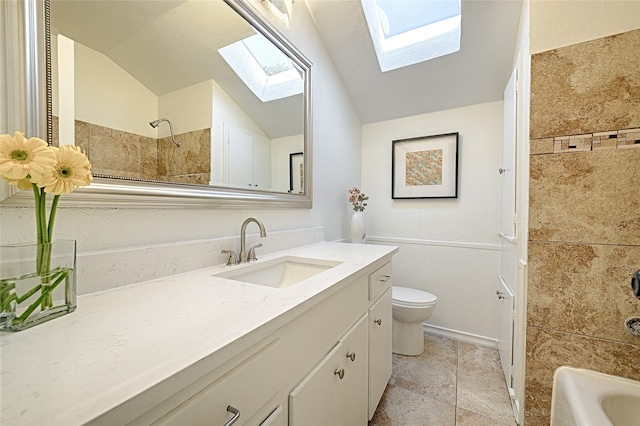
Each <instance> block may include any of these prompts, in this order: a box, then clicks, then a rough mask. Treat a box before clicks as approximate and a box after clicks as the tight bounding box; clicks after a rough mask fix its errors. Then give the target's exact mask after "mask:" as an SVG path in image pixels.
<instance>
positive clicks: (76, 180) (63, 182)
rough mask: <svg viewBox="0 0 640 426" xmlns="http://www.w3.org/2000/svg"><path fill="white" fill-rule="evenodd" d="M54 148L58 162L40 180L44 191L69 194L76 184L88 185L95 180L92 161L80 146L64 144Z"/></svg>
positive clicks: (39, 183) (39, 184)
mask: <svg viewBox="0 0 640 426" xmlns="http://www.w3.org/2000/svg"><path fill="white" fill-rule="evenodd" d="M52 148H53V149H54V152H55V155H56V164H55V165H54V167H53V169H52V171H51V172H50V173H49V174H48V175H46V176H43V178H42V180H41V181H40V182H38V186H40V187H41V188H44V192H47V193H50V194H54V195H63V194H69V193H70V192H73V190H74V188H75V187H76V186H87V185H89V184H90V183H91V182H92V181H93V176H92V175H91V163H89V159H88V158H87V156H86V155H84V153H83V152H82V150H81V149H80V148H79V147H77V146H74V145H63V146H61V147H60V148H55V147H52Z"/></svg>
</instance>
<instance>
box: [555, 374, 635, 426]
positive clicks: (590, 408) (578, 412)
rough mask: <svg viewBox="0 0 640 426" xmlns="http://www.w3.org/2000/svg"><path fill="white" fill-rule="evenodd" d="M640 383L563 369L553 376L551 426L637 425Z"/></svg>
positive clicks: (606, 375) (607, 375)
mask: <svg viewBox="0 0 640 426" xmlns="http://www.w3.org/2000/svg"><path fill="white" fill-rule="evenodd" d="M638 424H640V382H639V381H635V380H631V379H625V378H623V377H618V376H611V375H609V374H604V373H599V372H596V371H591V370H585V369H580V368H573V367H560V368H558V369H557V370H556V371H555V373H554V375H553V394H552V398H551V426H638Z"/></svg>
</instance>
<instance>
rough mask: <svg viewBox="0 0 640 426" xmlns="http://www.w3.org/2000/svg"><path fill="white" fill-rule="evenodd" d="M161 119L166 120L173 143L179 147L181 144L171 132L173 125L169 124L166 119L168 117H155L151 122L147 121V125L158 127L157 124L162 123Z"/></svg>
mask: <svg viewBox="0 0 640 426" xmlns="http://www.w3.org/2000/svg"><path fill="white" fill-rule="evenodd" d="M163 121H166V122H167V123H169V130H170V131H171V140H172V141H173V143H175V144H176V146H178V147H179V146H181V145H182V144H181V143H180V142H178V141H177V140H176V137H175V135H174V134H173V126H172V125H171V122H170V121H169V119H168V118H159V119H157V120H153V121H151V122H150V123H149V125H150V126H151V127H153V128H154V129H155V128H156V127H158V126H159V125H160V123H162V122H163Z"/></svg>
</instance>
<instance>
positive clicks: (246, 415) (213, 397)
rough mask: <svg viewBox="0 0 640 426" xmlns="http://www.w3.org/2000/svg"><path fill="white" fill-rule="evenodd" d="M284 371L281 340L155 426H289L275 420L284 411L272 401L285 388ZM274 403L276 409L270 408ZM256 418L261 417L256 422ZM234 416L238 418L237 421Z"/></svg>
mask: <svg viewBox="0 0 640 426" xmlns="http://www.w3.org/2000/svg"><path fill="white" fill-rule="evenodd" d="M284 371H285V366H284V358H283V349H282V345H281V342H280V341H279V340H275V341H274V342H272V343H271V344H269V345H267V346H266V347H264V348H263V349H261V350H259V351H258V352H257V353H255V354H253V355H251V356H250V357H249V358H248V359H246V360H244V361H243V362H242V363H240V364H239V365H238V366H236V367H234V368H233V369H231V370H230V371H228V372H226V373H224V374H223V375H222V377H220V378H218V379H217V380H215V381H214V382H213V383H212V384H210V385H209V386H207V387H206V388H205V389H203V390H202V391H200V392H198V393H196V394H195V395H194V396H192V397H191V398H189V399H187V400H186V401H185V402H184V403H182V404H180V405H179V406H178V407H176V408H175V409H173V410H172V411H171V412H169V413H168V414H166V415H165V416H164V417H162V418H161V419H160V420H159V421H157V422H155V423H154V425H156V426H169V425H177V426H184V425H204V424H211V425H224V424H234V425H242V424H245V423H248V424H251V423H252V422H253V423H255V424H258V423H260V422H261V421H262V420H263V419H264V422H265V424H272V425H277V424H286V422H284V423H283V422H280V423H278V422H277V421H275V420H274V419H277V418H278V408H280V411H283V409H282V407H281V406H280V407H279V405H278V403H277V401H275V402H272V401H271V400H272V399H274V398H273V397H274V396H275V395H277V393H278V391H279V390H280V389H281V388H282V386H283V384H284V377H285V375H284ZM270 402H272V403H271V405H272V406H268V404H269V403H270ZM259 410H260V411H259ZM265 412H266V413H267V414H268V416H267V415H265ZM256 414H257V415H258V416H260V417H258V419H253V417H254V416H255V415H256ZM234 416H235V417H237V418H236V419H235V420H233V419H234ZM280 418H281V419H282V416H281V417H280ZM232 420H233V422H232ZM247 420H252V422H247ZM285 420H286V419H285Z"/></svg>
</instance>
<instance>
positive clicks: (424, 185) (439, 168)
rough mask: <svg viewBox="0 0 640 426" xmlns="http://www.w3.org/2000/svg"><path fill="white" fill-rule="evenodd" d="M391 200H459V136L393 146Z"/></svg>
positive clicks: (398, 143)
mask: <svg viewBox="0 0 640 426" xmlns="http://www.w3.org/2000/svg"><path fill="white" fill-rule="evenodd" d="M392 145H393V148H392V164H391V169H392V171H391V182H392V184H391V198H456V197H457V196H458V183H457V180H458V179H457V177H458V133H447V134H443V135H434V136H422V137H418V138H411V139H401V140H395V141H393V142H392Z"/></svg>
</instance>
